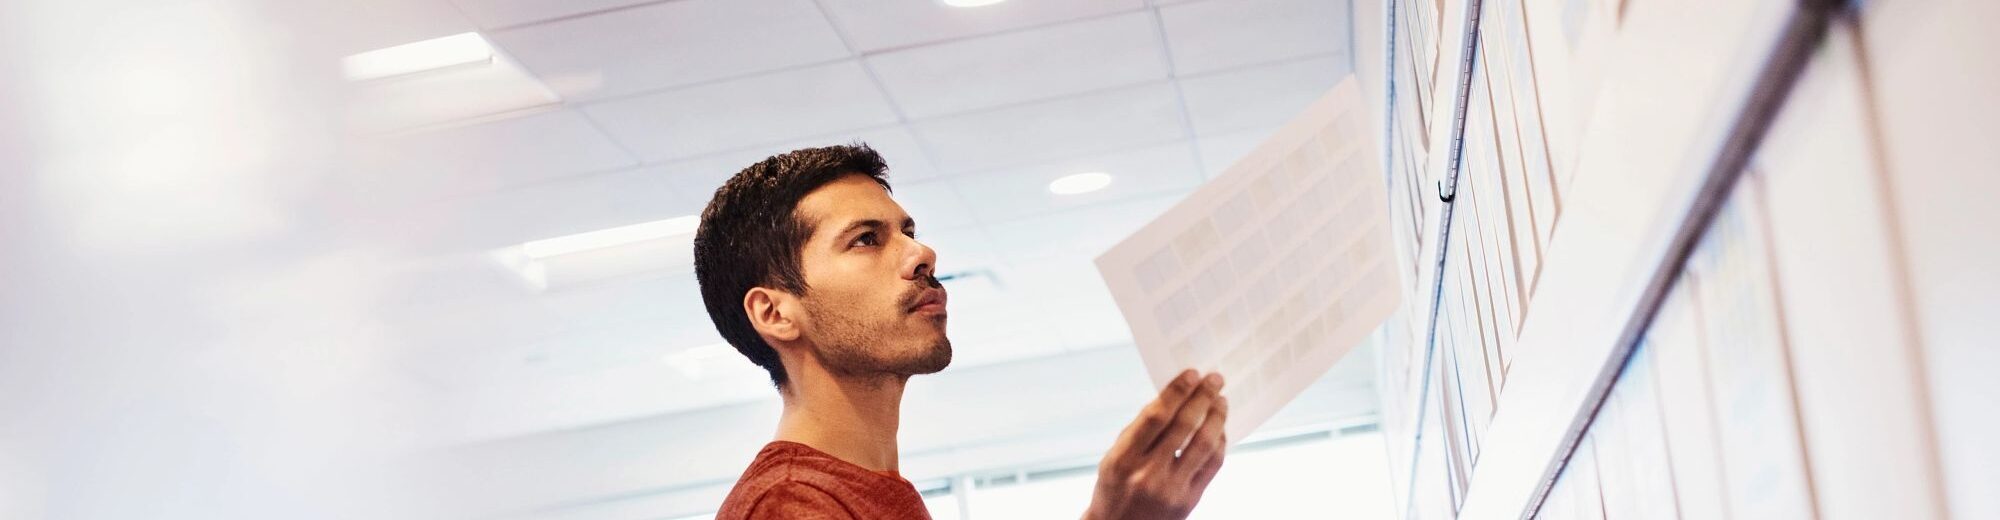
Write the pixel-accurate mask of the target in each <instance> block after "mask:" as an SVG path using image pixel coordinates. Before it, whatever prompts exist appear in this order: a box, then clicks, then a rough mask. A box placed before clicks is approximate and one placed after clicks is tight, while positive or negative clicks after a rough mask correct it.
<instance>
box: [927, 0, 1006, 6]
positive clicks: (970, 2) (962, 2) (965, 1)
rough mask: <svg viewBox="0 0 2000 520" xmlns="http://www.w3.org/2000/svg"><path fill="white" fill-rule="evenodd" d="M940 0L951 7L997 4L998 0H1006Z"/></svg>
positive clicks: (1003, 0)
mask: <svg viewBox="0 0 2000 520" xmlns="http://www.w3.org/2000/svg"><path fill="white" fill-rule="evenodd" d="M940 1H942V2H944V5H949V6H952V7H979V6H982V5H993V4H997V3H1000V2H1005V1H1007V0H940Z"/></svg>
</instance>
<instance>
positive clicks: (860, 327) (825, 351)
mask: <svg viewBox="0 0 2000 520" xmlns="http://www.w3.org/2000/svg"><path fill="white" fill-rule="evenodd" d="M805 307H806V312H807V313H810V314H811V315H812V319H813V322H814V323H815V324H817V325H818V327H815V328H816V329H817V332H818V333H819V334H818V336H819V337H817V338H814V344H816V345H817V346H818V347H819V355H820V360H821V362H823V363H825V365H826V368H827V370H829V371H831V372H833V373H834V374H835V375H840V376H848V377H857V378H863V379H875V378H884V377H895V378H907V377H909V376H912V375H917V374H935V373H937V372H938V371H941V370H944V368H945V367H946V366H948V365H950V364H951V339H950V338H947V337H945V335H944V334H942V333H940V334H938V337H937V340H936V341H933V342H931V344H930V345H926V346H925V348H923V349H921V350H920V351H919V352H917V353H916V355H914V356H902V355H899V353H898V352H897V350H898V349H896V348H894V347H891V346H889V345H893V344H894V343H896V342H897V341H899V340H907V339H906V338H897V337H893V334H891V333H887V332H884V331H882V330H877V328H876V327H869V326H868V325H867V324H866V323H863V322H862V321H861V320H859V319H856V317H855V316H854V315H853V313H851V312H843V310H852V309H835V308H828V307H826V306H821V305H819V304H818V303H817V302H815V301H814V300H812V299H810V298H809V299H807V300H806V301H805ZM894 312H896V313H897V314H898V317H899V318H902V317H907V313H905V312H904V311H902V310H901V309H897V310H895V311H894ZM935 319H940V320H941V319H943V318H935ZM940 325H942V324H940Z"/></svg>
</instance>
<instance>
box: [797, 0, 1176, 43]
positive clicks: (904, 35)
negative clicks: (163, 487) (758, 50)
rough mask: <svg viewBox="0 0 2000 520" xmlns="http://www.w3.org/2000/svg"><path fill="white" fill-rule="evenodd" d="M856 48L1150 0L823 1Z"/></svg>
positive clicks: (1092, 13) (1107, 9)
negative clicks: (989, 2) (969, 3)
mask: <svg viewBox="0 0 2000 520" xmlns="http://www.w3.org/2000/svg"><path fill="white" fill-rule="evenodd" d="M821 3H822V4H824V5H825V6H826V10H827V13H828V14H829V15H831V16H832V17H833V19H834V21H835V22H837V23H839V24H840V28H841V31H842V33H844V34H846V35H847V38H848V41H849V42H850V43H852V44H853V45H854V47H855V50H857V51H860V52H874V51H880V50H884V49H893V48H901V47H907V46H911V45H916V44H921V43H928V42H935V41H939V40H948V39H953V38H962V37H966V36H973V35H979V34H987V33H993V32H998V31H1004V30H1008V29H1018V28H1023V27H1032V26H1036V25H1043V24H1049V23H1054V22H1061V21H1064V20H1074V19H1078V18H1086V17H1091V16H1097V15H1103V14H1109V13H1116V12H1120V11H1131V10H1137V9H1140V8H1142V7H1145V2H1144V0H1060V1H1030V0H1015V1H1012V2H1001V3H998V4H993V5H987V6H981V7H974V8H960V7H951V6H947V5H944V3H943V2H939V1H937V0H822V2H821Z"/></svg>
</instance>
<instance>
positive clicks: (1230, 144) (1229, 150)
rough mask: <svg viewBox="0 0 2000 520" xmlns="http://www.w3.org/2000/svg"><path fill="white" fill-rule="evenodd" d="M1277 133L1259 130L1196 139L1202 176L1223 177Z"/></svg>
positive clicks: (1266, 129) (1264, 129) (1274, 129)
mask: <svg viewBox="0 0 2000 520" xmlns="http://www.w3.org/2000/svg"><path fill="white" fill-rule="evenodd" d="M1275 131H1277V129H1276V128H1259V129H1255V130H1240V131H1236V132H1230V133H1226V134H1220V135H1211V136H1203V137H1201V138H1198V139H1196V140H1195V146H1198V147H1200V148H1201V170H1202V176H1203V177H1205V178H1209V179H1213V178H1215V176H1217V175H1221V174H1222V172H1223V171H1224V170H1228V169H1229V166H1230V165H1233V164H1236V161H1237V160H1239V159H1242V158H1243V156H1245V155H1249V154H1250V151H1252V150H1256V149H1257V145H1260V144H1264V140H1265V139H1268V138H1270V137H1271V133H1272V132H1275Z"/></svg>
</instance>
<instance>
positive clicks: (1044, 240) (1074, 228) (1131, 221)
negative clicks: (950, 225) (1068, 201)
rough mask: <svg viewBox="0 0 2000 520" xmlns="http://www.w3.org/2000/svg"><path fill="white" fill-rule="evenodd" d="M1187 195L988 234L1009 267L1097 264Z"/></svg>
mask: <svg viewBox="0 0 2000 520" xmlns="http://www.w3.org/2000/svg"><path fill="white" fill-rule="evenodd" d="M1190 191H1192V190H1190ZM1186 195H1187V194H1186V193H1185V192H1183V193H1175V194H1169V195H1162V196H1157V197H1152V198H1145V199H1138V200H1133V201H1127V202H1117V203H1109V204H1103V205H1098V206H1090V207H1084V208H1078V209H1074V210H1070V211H1064V212H1061V213H1055V214H1051V215H1044V216H1038V217H1030V218H1025V219H1021V220H1015V221H1012V222H1004V223H1000V224H989V225H987V226H986V234H987V236H989V237H992V239H993V248H994V250H995V251H997V252H998V253H999V254H1000V255H1001V257H1002V258H1003V259H1005V260H1007V261H1009V262H1020V261H1030V260H1037V259H1045V258H1050V257H1065V258H1073V257H1075V256H1077V255H1085V256H1087V257H1090V258H1096V257H1097V255H1100V254H1103V253H1104V251H1105V250H1108V249H1110V248H1111V246H1112V245H1113V244H1116V243H1118V241H1120V240H1124V239H1125V237H1127V236H1130V235H1131V234H1132V232H1133V231H1137V230H1138V229H1139V227H1140V226H1144V225H1145V224H1146V223H1147V222H1151V221H1152V220H1153V218H1154V217H1158V216H1159V215H1160V213H1162V212H1165V211H1166V210H1167V208H1169V207H1172V206H1173V205H1174V203H1175V202H1179V201H1180V199H1181V198H1182V197H1185V196H1186Z"/></svg>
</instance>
